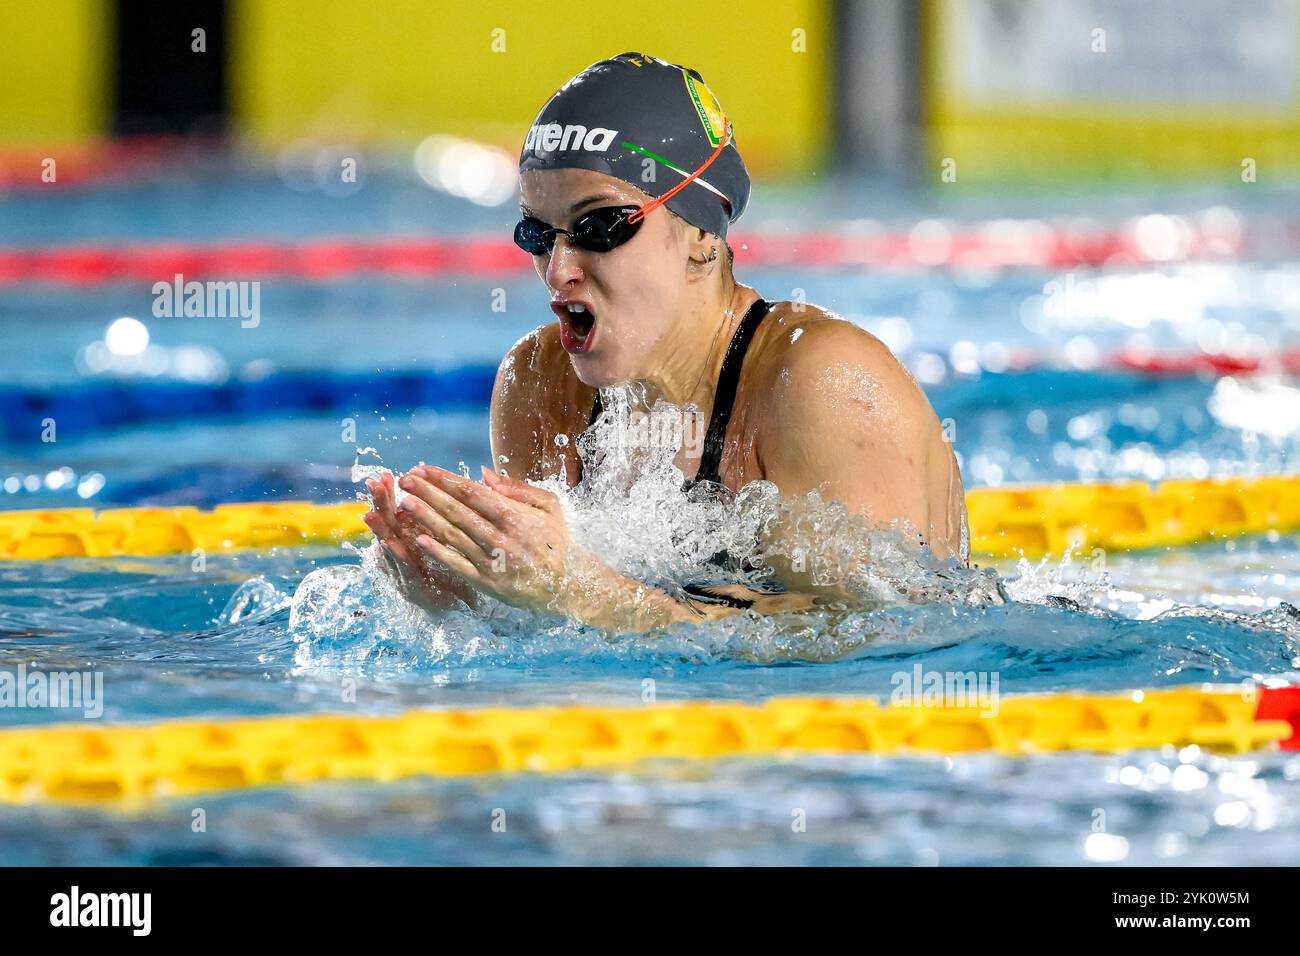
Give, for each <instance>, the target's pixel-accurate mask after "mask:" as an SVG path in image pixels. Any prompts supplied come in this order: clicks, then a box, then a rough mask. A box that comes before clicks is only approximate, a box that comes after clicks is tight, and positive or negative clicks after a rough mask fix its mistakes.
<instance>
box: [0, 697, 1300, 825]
mask: <svg viewBox="0 0 1300 956" xmlns="http://www.w3.org/2000/svg"><path fill="white" fill-rule="evenodd" d="M1263 693H1265V694H1267V693H1269V691H1263ZM922 699H923V698H922ZM967 700H968V701H969V698H967ZM1257 707H1258V704H1257V702H1256V698H1255V693H1254V692H1251V691H1243V689H1242V688H1239V687H1238V688H1221V687H1220V688H1215V687H1210V686H1206V687H1200V688H1183V689H1175V690H1159V691H1145V692H1142V691H1135V692H1131V693H1126V694H1115V695H1085V694H1075V693H1063V694H1053V695H1044V696H1013V697H1004V698H1001V699H996V698H994V699H991V700H989V701H987V702H981V704H978V705H976V704H973V703H971V704H970V705H966V706H938V705H921V704H920V703H919V702H918V703H917V704H915V705H913V706H902V705H899V704H894V705H891V706H882V705H880V704H878V703H876V702H875V701H873V700H870V699H853V698H848V699H841V698H776V699H773V700H769V701H766V702H763V703H758V704H748V703H734V702H725V701H700V702H690V703H657V704H646V705H643V706H640V707H632V708H618V707H598V706H596V707H593V706H573V707H544V708H518V709H504V708H503V709H490V710H441V711H410V712H407V713H403V714H400V715H397V716H392V717H372V716H354V715H338V714H325V715H300V716H289V717H271V718H255V719H240V720H220V721H169V722H165V723H158V724H153V725H146V726H138V725H116V726H94V727H91V726H87V725H86V724H85V723H80V724H60V725H57V726H43V727H32V728H18V729H9V730H3V731H0V800H4V801H8V802H20V803H24V802H44V801H71V802H98V801H125V802H127V803H130V802H135V801H140V800H147V799H150V798H155V797H164V796H168V795H180V794H189V793H200V792H207V791H216V790H231V789H241V788H246V787H257V786H276V785H286V784H298V783H306V782H310V781H322V780H374V781H381V782H382V781H391V780H396V779H398V778H402V777H410V776H416V775H461V774H477V773H507V772H514V771H530V772H539V773H544V772H552V771H564V770H572V769H578V768H607V767H615V766H619V765H628V764H631V763H635V762H636V761H640V760H645V759H651V758H665V757H671V758H715V757H727V756H738V755H751V756H753V755H766V756H775V757H780V756H791V755H799V754H811V753H878V754H900V753H926V754H952V753H962V752H967V751H980V750H988V751H995V752H997V753H1001V754H1007V755H1024V754H1033V753H1048V752H1054V751H1064V750H1087V751H1101V752H1120V751H1126V750H1131V749H1134V748H1146V747H1162V746H1174V747H1184V746H1190V745H1193V744H1194V745H1198V746H1201V747H1206V748H1213V749H1216V750H1226V751H1232V752H1247V751H1253V750H1259V749H1261V748H1264V747H1270V748H1271V747H1273V746H1275V745H1276V742H1277V741H1279V740H1282V739H1283V738H1285V737H1287V736H1288V735H1289V734H1291V732H1292V728H1291V725H1290V723H1288V721H1287V720H1257V719H1256V710H1257Z"/></svg>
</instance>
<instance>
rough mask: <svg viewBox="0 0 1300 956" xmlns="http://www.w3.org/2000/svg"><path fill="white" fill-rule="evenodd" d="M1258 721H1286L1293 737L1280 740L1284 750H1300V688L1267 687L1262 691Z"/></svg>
mask: <svg viewBox="0 0 1300 956" xmlns="http://www.w3.org/2000/svg"><path fill="white" fill-rule="evenodd" d="M1255 719H1256V720H1285V721H1286V722H1287V723H1289V724H1290V725H1291V731H1292V733H1291V736H1290V737H1288V738H1287V739H1286V740H1279V741H1278V744H1277V745H1278V747H1279V748H1280V749H1282V750H1300V687H1265V688H1263V689H1262V690H1261V691H1260V696H1259V707H1258V709H1257V710H1256V711H1255Z"/></svg>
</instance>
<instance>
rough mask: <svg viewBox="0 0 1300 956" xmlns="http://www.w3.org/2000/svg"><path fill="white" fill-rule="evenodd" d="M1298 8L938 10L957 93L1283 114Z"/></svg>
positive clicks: (1259, 3)
mask: <svg viewBox="0 0 1300 956" xmlns="http://www.w3.org/2000/svg"><path fill="white" fill-rule="evenodd" d="M1298 5H1300V4H1298V2H1297V0H952V2H950V3H946V4H944V5H943V7H942V10H943V13H942V14H941V18H942V26H941V29H942V31H943V34H944V37H945V49H946V53H945V57H944V58H945V61H946V62H947V63H949V64H953V65H955V67H956V71H955V79H956V81H957V82H958V83H959V84H960V89H959V90H958V91H950V92H958V93H959V95H960V96H962V97H963V98H964V99H966V100H967V101H969V102H973V103H981V102H994V103H996V104H998V105H999V106H1006V105H1014V104H1015V103H1017V102H1021V103H1024V104H1025V105H1030V104H1034V105H1039V106H1041V105H1042V103H1043V102H1044V101H1055V102H1066V103H1069V102H1080V101H1082V102H1093V103H1096V102H1099V101H1100V102H1106V103H1109V104H1113V105H1120V106H1123V105H1134V106H1151V105H1153V104H1164V105H1169V106H1183V107H1196V108H1215V107H1224V108H1239V107H1251V108H1254V109H1259V110H1264V111H1269V112H1273V111H1286V110H1290V109H1293V108H1294V107H1295V104H1296V103H1297V97H1296V60H1297V46H1298V42H1297V41H1298V39H1300V18H1298V17H1297V6H1298Z"/></svg>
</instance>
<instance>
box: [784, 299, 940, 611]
mask: <svg viewBox="0 0 1300 956" xmlns="http://www.w3.org/2000/svg"><path fill="white" fill-rule="evenodd" d="M771 397H772V399H773V402H772V405H771V413H770V415H769V416H768V418H767V427H766V428H765V430H764V431H763V432H762V433H760V436H759V443H758V451H759V460H760V462H761V464H762V468H763V477H764V478H766V479H767V480H769V481H771V482H773V483H774V484H775V485H776V486H777V488H778V489H779V490H780V492H781V495H782V496H783V497H790V496H797V497H799V498H802V497H803V496H806V495H807V493H808V492H810V491H812V490H813V489H819V491H820V494H821V497H822V499H823V500H824V501H832V500H834V501H839V502H841V503H842V504H844V505H845V506H846V507H847V508H848V509H849V510H850V511H852V512H855V513H857V514H860V515H863V516H864V517H866V518H867V520H868V522H869V523H872V524H877V525H885V524H888V523H890V522H891V521H895V520H900V519H901V520H902V521H905V522H907V523H908V524H910V526H911V528H912V529H913V530H912V533H913V534H917V533H918V532H920V531H922V530H924V531H925V533H927V534H928V533H929V532H930V527H929V526H930V519H929V508H928V500H927V492H926V472H927V467H928V461H927V454H928V449H929V447H930V441H931V439H932V438H933V435H934V429H935V428H937V420H936V419H935V416H934V412H933V410H932V409H931V408H930V404H929V402H928V400H927V399H926V398H925V395H924V393H922V392H921V391H920V389H919V387H918V386H917V385H916V383H915V382H914V381H913V380H912V378H911V376H909V375H908V374H907V371H906V370H905V369H903V367H902V366H901V365H899V363H898V362H897V360H896V359H894V357H893V356H892V355H891V354H890V353H889V351H888V349H887V348H885V346H884V345H883V344H882V343H880V342H879V341H878V340H876V339H875V338H873V337H872V336H870V335H868V334H867V333H865V332H864V331H863V330H861V329H859V328H857V327H856V326H853V325H850V324H849V323H846V322H835V323H830V322H826V323H818V324H817V325H816V326H813V327H811V328H809V330H808V331H807V332H806V333H805V338H804V341H802V342H799V343H798V344H797V346H796V347H795V348H792V349H791V350H790V355H789V357H788V359H787V360H786V362H785V367H784V369H783V370H782V373H781V374H780V376H779V378H778V382H777V385H776V387H775V388H774V389H773V390H772V392H771ZM767 547H768V550H769V553H771V554H772V555H773V558H772V562H771V563H772V564H773V566H774V568H775V570H776V575H777V578H778V579H779V580H780V581H781V582H782V583H783V584H784V585H785V586H786V587H787V588H788V589H789V590H791V591H798V592H803V593H814V594H822V595H827V596H843V595H842V594H840V588H839V587H838V586H835V585H831V586H830V588H829V590H830V592H831V593H830V594H829V595H828V588H827V586H825V585H821V584H817V583H814V582H813V580H812V578H811V572H810V571H796V570H795V569H794V567H793V564H794V562H793V561H792V560H791V556H792V555H793V554H794V553H795V551H794V549H795V543H794V542H790V543H789V544H786V543H785V536H784V533H783V532H782V530H781V529H779V528H778V529H777V530H776V532H775V535H774V538H773V539H772V540H769V541H768V542H767Z"/></svg>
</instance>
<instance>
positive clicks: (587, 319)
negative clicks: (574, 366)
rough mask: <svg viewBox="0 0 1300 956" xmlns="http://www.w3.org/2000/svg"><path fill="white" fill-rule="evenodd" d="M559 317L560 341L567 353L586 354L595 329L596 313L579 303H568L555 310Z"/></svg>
mask: <svg viewBox="0 0 1300 956" xmlns="http://www.w3.org/2000/svg"><path fill="white" fill-rule="evenodd" d="M556 312H558V313H559V316H560V339H561V342H562V344H563V345H564V349H565V351H567V352H586V351H587V350H588V349H590V348H591V343H592V340H593V339H594V335H593V333H594V332H595V329H596V313H594V312H592V311H591V310H590V309H589V308H587V306H585V305H583V304H582V303H581V302H569V303H566V304H564V305H562V306H558V307H557V308H556Z"/></svg>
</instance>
